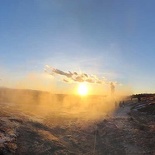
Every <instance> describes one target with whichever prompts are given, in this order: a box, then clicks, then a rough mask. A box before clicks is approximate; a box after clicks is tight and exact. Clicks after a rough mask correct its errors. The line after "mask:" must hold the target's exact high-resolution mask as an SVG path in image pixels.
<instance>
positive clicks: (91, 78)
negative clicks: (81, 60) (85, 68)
mask: <svg viewBox="0 0 155 155" xmlns="http://www.w3.org/2000/svg"><path fill="white" fill-rule="evenodd" d="M44 70H45V72H47V73H48V74H50V75H52V76H56V75H61V76H63V77H64V78H63V81H64V82H88V83H96V84H105V83H107V84H108V83H110V82H108V81H107V80H106V79H105V78H98V77H97V76H96V75H88V74H86V73H78V72H75V71H74V72H71V71H68V72H64V71H62V70H59V69H56V68H53V67H51V66H49V65H46V66H45V69H44Z"/></svg>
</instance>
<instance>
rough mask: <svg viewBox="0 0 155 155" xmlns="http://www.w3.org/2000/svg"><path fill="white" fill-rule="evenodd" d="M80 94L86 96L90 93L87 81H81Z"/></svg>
mask: <svg viewBox="0 0 155 155" xmlns="http://www.w3.org/2000/svg"><path fill="white" fill-rule="evenodd" d="M78 94H79V95H81V96H85V95H87V94H88V87H87V85H86V84H85V83H81V84H79V86H78Z"/></svg>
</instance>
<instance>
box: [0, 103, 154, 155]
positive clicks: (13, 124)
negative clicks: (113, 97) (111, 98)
mask: <svg viewBox="0 0 155 155" xmlns="http://www.w3.org/2000/svg"><path fill="white" fill-rule="evenodd" d="M139 106H141V104H139V105H136V106H135V104H133V103H132V102H128V103H126V104H125V105H124V106H123V107H119V108H117V109H116V110H115V111H114V113H113V114H111V115H108V116H107V117H106V118H105V117H104V118H103V119H100V120H91V119H87V120H86V119H84V118H82V117H80V118H79V117H71V116H70V115H71V114H70V115H68V114H66V113H61V114H60V113H59V114H58V112H57V111H55V113H54V112H53V113H51V114H50V115H49V114H48V115H46V117H44V116H42V115H39V113H34V112H33V110H31V111H30V110H29V109H27V110H24V111H23V109H22V107H18V106H17V105H15V104H11V103H1V104H0V154H2V155H13V154H15V155H31V154H32V155H80V154H81V155H104V154H105V155H137V154H140V155H154V154H155V134H154V133H155V117H154V115H153V113H151V114H149V113H147V112H146V111H145V112H144V109H143V111H142V110H140V109H141V108H139ZM142 107H143V108H144V107H145V106H142ZM34 111H35V109H34Z"/></svg>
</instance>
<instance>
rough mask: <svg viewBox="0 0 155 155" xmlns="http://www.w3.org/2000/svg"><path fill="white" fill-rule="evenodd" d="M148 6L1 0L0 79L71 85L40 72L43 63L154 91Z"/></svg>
mask: <svg viewBox="0 0 155 155" xmlns="http://www.w3.org/2000/svg"><path fill="white" fill-rule="evenodd" d="M154 6H155V1H154V0H149V1H147V0H117V1H116V0H22V1H21V0H14V1H10V0H1V1H0V79H1V81H0V85H1V86H19V85H20V86H23V87H25V81H27V82H26V86H27V87H28V86H29V87H31V86H32V85H37V88H39V85H40V87H41V86H42V85H44V87H48V88H50V87H51V86H52V88H51V89H54V88H55V89H56V88H60V90H63V89H64V88H65V87H68V89H72V88H73V84H64V83H63V82H62V81H60V80H57V78H55V79H54V78H53V77H52V76H47V75H46V74H45V73H44V66H45V65H49V66H53V67H55V68H58V69H60V70H63V71H65V72H67V71H76V72H84V73H87V74H93V75H97V76H98V77H105V78H106V79H108V80H109V81H117V82H118V83H119V84H120V86H118V87H126V88H129V89H130V90H132V92H133V93H145V92H146V93H152V92H154V90H155V89H154V88H155V80H154V77H155V61H154V58H155V31H154V28H155V18H154V16H155V9H154ZM50 80H51V81H50ZM36 81H39V82H41V83H43V84H38V83H39V82H38V83H37V82H36ZM13 83H14V84H13ZM53 84H54V86H53ZM69 87H70V88H69ZM103 87H104V86H103ZM120 89H121V88H120Z"/></svg>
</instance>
